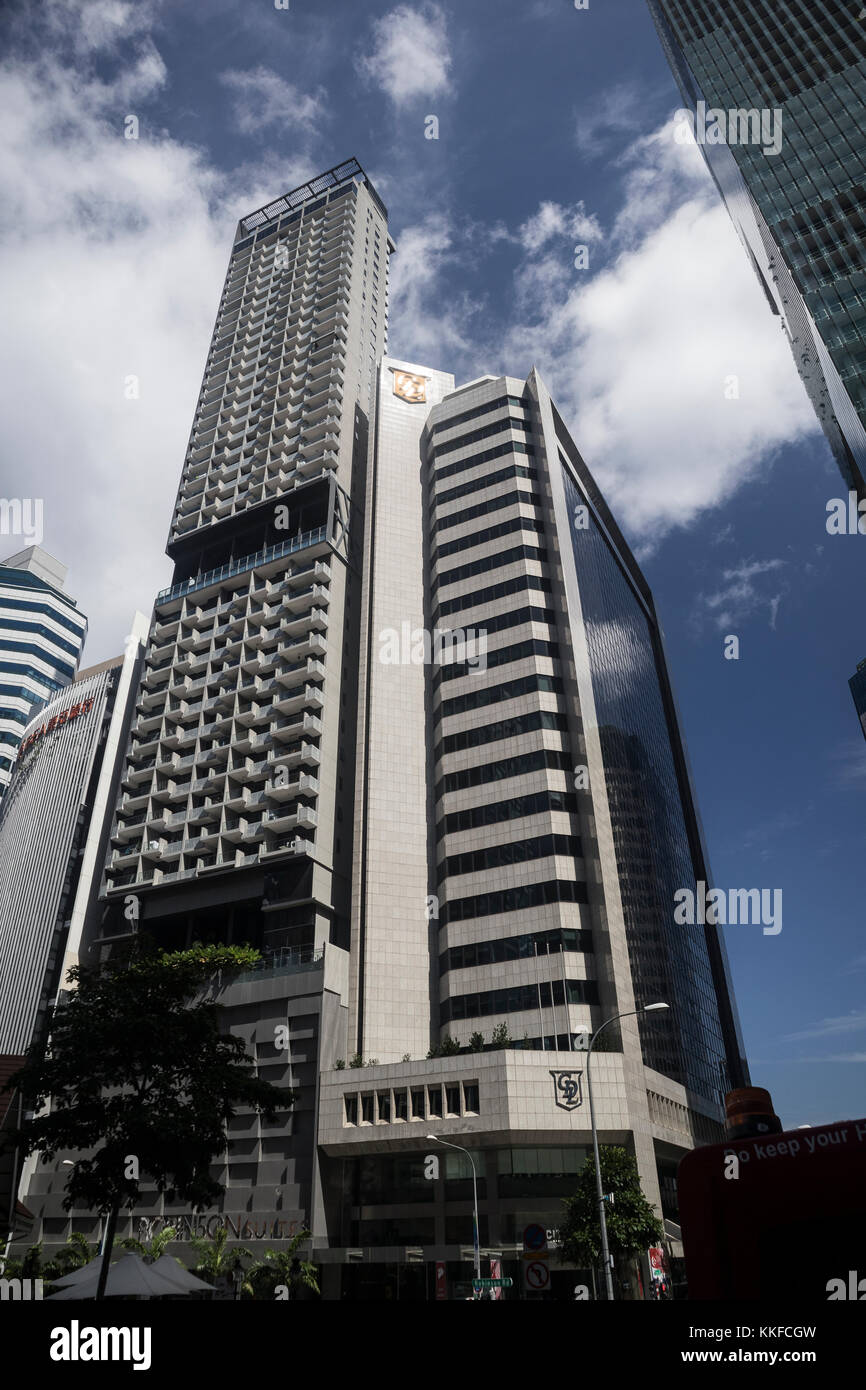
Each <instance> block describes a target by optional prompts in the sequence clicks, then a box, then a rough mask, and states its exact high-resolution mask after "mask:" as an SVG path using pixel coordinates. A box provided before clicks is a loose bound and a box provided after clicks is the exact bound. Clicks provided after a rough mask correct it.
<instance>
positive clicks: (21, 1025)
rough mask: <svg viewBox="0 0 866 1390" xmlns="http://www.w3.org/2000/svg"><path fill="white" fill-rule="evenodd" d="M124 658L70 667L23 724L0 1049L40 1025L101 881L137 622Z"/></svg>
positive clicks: (26, 1041)
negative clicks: (72, 674) (72, 671)
mask: <svg viewBox="0 0 866 1390" xmlns="http://www.w3.org/2000/svg"><path fill="white" fill-rule="evenodd" d="M135 621H136V626H135V627H134V630H133V634H132V636H133V637H135V638H137V639H138V640H137V641H134V642H130V644H129V648H128V651H127V655H126V656H125V657H117V658H116V659H114V660H111V661H105V662H102V663H101V664H100V665H99V666H93V667H90V668H89V669H87V670H85V671H82V672H80V674H79V675H78V676H77V677H76V678H75V680H74V681H73V682H72V683H71V684H70V685H69V686H67V687H65V688H64V689H63V690H62V691H60V692H59V693H58V694H57V695H55V696H54V699H53V700H49V701H48V703H47V704H46V705H44V706H42V707H41V708H40V710H39V712H38V714H37V715H36V716H35V717H34V718H33V719H32V720H31V721H30V723H29V724H28V725H27V726H26V727H25V729H24V731H23V737H22V740H21V744H20V747H19V749H18V757H17V760H16V763H15V768H14V771H13V774H12V781H11V783H10V785H9V788H8V790H7V792H6V795H5V797H4V798H3V803H2V806H0V978H2V980H3V991H2V997H0V1054H7V1053H12V1054H23V1053H25V1052H26V1051H27V1049H28V1048H29V1046H30V1044H31V1042H32V1041H33V1038H34V1035H35V1034H36V1033H37V1032H39V1031H40V1030H41V1027H42V1024H43V1023H44V1021H45V1018H46V1016H47V1011H48V1009H49V1008H50V1007H51V1006H52V1005H53V1003H54V1000H55V998H56V995H57V990H58V987H59V985H60V984H61V981H62V974H63V963H64V958H65V956H66V955H67V954H68V956H69V962H68V963H72V961H73V960H74V958H75V956H76V953H77V943H78V941H79V940H80V939H81V937H82V936H84V935H86V926H87V921H88V917H89V916H90V914H92V913H93V911H94V908H95V904H96V901H97V898H98V895H99V891H100V888H101V886H102V882H101V880H102V866H103V863H104V860H105V853H106V850H107V847H108V835H109V833H110V830H111V825H112V821H113V816H114V807H115V803H116V796H117V790H118V781H119V767H120V758H121V755H122V753H123V752H124V750H125V747H126V739H127V734H128V728H129V717H130V714H131V710H132V701H133V699H134V697H135V695H136V693H137V689H138V679H139V675H140V654H141V641H142V639H144V638H145V637H146V636H147V619H146V618H145V617H144V616H143V615H142V614H137V615H136V620H135Z"/></svg>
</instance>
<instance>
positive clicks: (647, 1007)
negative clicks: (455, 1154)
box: [431, 1004, 670, 1303]
mask: <svg viewBox="0 0 866 1390" xmlns="http://www.w3.org/2000/svg"><path fill="white" fill-rule="evenodd" d="M669 1008H670V1004H644V1006H643V1008H642V1009H629V1010H628V1012H627V1013H624V1014H614V1015H613V1017H612V1018H608V1019H605V1021H604V1023H602V1024H601V1026H600V1027H599V1028H596V1030H595V1032H594V1033H593V1035H592V1037H591V1038H590V1040H589V1047H588V1049H587V1058H586V1089H587V1091H588V1092H589V1122H590V1124H591V1125H592V1152H593V1156H594V1158H595V1189H596V1192H597V1194H598V1219H599V1224H600V1226H601V1258H602V1260H603V1261H604V1283H605V1290H606V1293H607V1298H608V1302H609V1303H612V1302H613V1276H612V1274H611V1272H610V1251H609V1250H608V1245H607V1215H606V1213H605V1210H604V1192H603V1191H602V1185H601V1164H600V1162H599V1157H598V1130H597V1129H596V1127H595V1106H594V1105H593V1103H592V1077H591V1075H590V1063H591V1062H592V1048H593V1044H594V1042H595V1040H596V1038H597V1037H598V1035H599V1034H600V1033H603V1032H604V1030H605V1028H607V1027H608V1026H609V1024H611V1023H616V1022H617V1020H618V1019H620V1018H631V1017H633V1016H634V1015H635V1014H649V1013H653V1012H658V1011H659V1010H660V1009H669ZM431 1137H432V1136H431Z"/></svg>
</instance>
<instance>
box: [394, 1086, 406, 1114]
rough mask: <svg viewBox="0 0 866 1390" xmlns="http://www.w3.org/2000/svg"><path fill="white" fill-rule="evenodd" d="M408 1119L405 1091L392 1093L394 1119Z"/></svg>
mask: <svg viewBox="0 0 866 1390" xmlns="http://www.w3.org/2000/svg"><path fill="white" fill-rule="evenodd" d="M408 1118H409V1103H408V1097H407V1095H406V1092H405V1091H395V1092H394V1119H395V1120H406V1119H408Z"/></svg>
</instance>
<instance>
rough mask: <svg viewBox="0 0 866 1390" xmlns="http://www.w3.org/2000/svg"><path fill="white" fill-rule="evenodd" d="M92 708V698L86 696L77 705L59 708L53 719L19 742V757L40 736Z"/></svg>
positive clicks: (78, 717) (88, 711)
mask: <svg viewBox="0 0 866 1390" xmlns="http://www.w3.org/2000/svg"><path fill="white" fill-rule="evenodd" d="M92 709H93V700H92V699H91V698H89V697H88V699H86V700H82V701H81V703H80V704H78V705H70V707H69V709H64V710H61V711H60V713H59V714H55V715H54V717H53V719H49V720H48V722H47V724H40V725H39V728H38V729H34V730H33V733H32V734H30V735H29V737H28V738H25V740H24V742H23V743H22V744H21V747H20V748H19V749H18V756H19V758H20V757H22V756H23V755H24V753H26V751H27V749H28V748H30V747H31V746H32V744H34V743H36V742H37V741H38V740H39V739H40V738H44V737H45V735H46V734H50V733H52V732H53V731H54V730H55V729H59V728H60V726H61V724H69V723H70V722H71V721H72V720H73V719H80V718H81V717H82V716H83V715H85V714H89V713H90V711H91V710H92Z"/></svg>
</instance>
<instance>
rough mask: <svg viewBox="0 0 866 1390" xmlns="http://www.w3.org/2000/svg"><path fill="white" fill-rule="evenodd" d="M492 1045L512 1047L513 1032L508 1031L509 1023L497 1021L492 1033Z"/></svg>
mask: <svg viewBox="0 0 866 1390" xmlns="http://www.w3.org/2000/svg"><path fill="white" fill-rule="evenodd" d="M490 1045H491V1047H510V1046H511V1034H510V1033H509V1031H508V1024H507V1023H497V1025H496V1027H495V1028H494V1029H493V1032H492V1033H491V1034H490Z"/></svg>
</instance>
